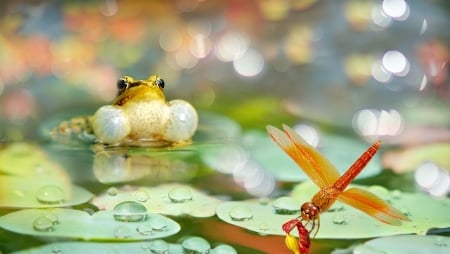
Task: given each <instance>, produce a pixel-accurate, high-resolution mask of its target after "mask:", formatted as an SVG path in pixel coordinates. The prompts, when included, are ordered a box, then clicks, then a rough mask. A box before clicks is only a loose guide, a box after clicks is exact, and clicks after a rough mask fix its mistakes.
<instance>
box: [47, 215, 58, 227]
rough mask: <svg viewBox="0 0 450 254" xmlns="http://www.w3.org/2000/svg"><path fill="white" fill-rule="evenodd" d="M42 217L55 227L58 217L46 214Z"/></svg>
mask: <svg viewBox="0 0 450 254" xmlns="http://www.w3.org/2000/svg"><path fill="white" fill-rule="evenodd" d="M44 217H45V218H47V219H48V220H49V221H51V222H52V224H53V225H56V224H58V223H59V219H58V216H56V215H55V214H53V213H47V214H46V215H45V216H44Z"/></svg>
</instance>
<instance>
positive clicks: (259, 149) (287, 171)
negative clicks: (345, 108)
mask: <svg viewBox="0 0 450 254" xmlns="http://www.w3.org/2000/svg"><path fill="white" fill-rule="evenodd" d="M241 140H242V144H230V145H226V146H221V147H213V148H211V149H209V150H207V151H204V152H203V153H202V159H203V161H204V162H205V163H206V164H207V165H208V166H210V167H212V168H214V169H216V170H219V171H221V172H226V171H227V170H228V171H230V172H232V171H233V168H235V167H238V166H239V165H240V164H242V163H245V162H247V161H249V160H251V161H253V162H254V163H256V164H258V165H259V166H261V167H262V168H263V169H265V170H267V171H269V172H270V173H271V174H273V175H274V176H275V178H276V179H277V180H280V181H289V182H298V181H303V180H306V179H308V177H307V176H306V175H305V173H304V172H303V171H302V170H301V168H300V167H299V166H298V165H297V164H296V163H295V162H294V161H293V160H292V159H291V158H290V157H289V156H288V155H287V154H285V153H284V152H283V150H282V149H281V148H280V147H278V145H276V144H275V143H274V142H273V141H272V140H271V139H270V138H269V135H268V134H267V133H266V132H262V131H257V130H253V131H248V132H246V133H245V134H244V135H243V137H242V138H241ZM322 143H323V145H322V147H321V149H319V150H321V152H322V154H323V155H324V156H325V157H327V158H328V159H329V160H330V161H331V162H332V163H333V165H334V166H335V167H336V169H337V170H338V171H339V172H341V173H344V172H345V171H346V170H347V169H348V168H349V167H350V165H352V164H353V162H354V161H355V160H356V159H357V158H358V157H359V156H360V155H361V154H362V153H363V152H364V151H365V150H366V149H367V148H368V147H369V145H368V144H366V143H364V142H362V141H357V140H353V139H349V138H343V137H338V136H324V137H323V142H322ZM342 147H345V149H342ZM381 169H382V168H381V163H380V157H379V155H375V156H374V158H373V159H372V160H371V161H370V163H369V164H368V165H367V166H366V168H365V169H364V170H363V171H362V172H361V173H360V174H359V175H358V176H357V179H362V178H366V177H370V176H373V175H376V174H379V173H380V172H381Z"/></svg>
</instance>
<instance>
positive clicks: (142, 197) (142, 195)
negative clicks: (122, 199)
mask: <svg viewBox="0 0 450 254" xmlns="http://www.w3.org/2000/svg"><path fill="white" fill-rule="evenodd" d="M134 197H135V198H136V200H137V201H139V202H142V203H145V202H147V200H148V199H149V196H148V193H147V192H146V191H145V190H138V191H136V192H135V193H134Z"/></svg>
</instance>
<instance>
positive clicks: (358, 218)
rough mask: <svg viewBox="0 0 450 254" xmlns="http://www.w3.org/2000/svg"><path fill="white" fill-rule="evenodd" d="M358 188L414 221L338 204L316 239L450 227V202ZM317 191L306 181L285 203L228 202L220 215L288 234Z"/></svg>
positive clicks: (323, 216)
mask: <svg viewBox="0 0 450 254" xmlns="http://www.w3.org/2000/svg"><path fill="white" fill-rule="evenodd" d="M358 187H360V188H362V189H366V190H368V191H370V192H372V193H374V194H376V195H378V196H380V197H383V198H384V199H386V200H388V201H389V202H390V203H392V204H393V206H395V207H396V208H397V209H399V210H400V211H402V212H403V213H404V214H406V215H407V216H408V217H409V218H410V219H411V221H409V222H403V223H402V225H401V226H392V225H388V224H384V223H382V222H379V221H377V220H375V219H372V218H371V217H370V216H368V215H366V214H364V213H363V212H361V211H359V210H357V209H355V208H352V207H350V206H347V205H345V204H343V203H341V202H339V201H337V202H336V203H335V204H334V205H333V206H332V207H331V208H330V209H329V211H328V212H325V213H323V214H321V216H320V230H319V232H318V234H317V236H316V238H329V239H358V238H369V237H378V236H387V235H397V234H407V233H419V234H423V233H425V232H426V231H427V230H428V229H430V228H432V227H448V226H450V221H449V220H448V214H450V199H443V200H435V199H432V198H430V197H428V196H426V195H423V194H420V193H416V194H408V193H402V192H400V191H388V190H386V189H385V188H383V187H380V186H371V187H363V186H358ZM317 191H318V189H317V187H316V186H315V185H313V184H312V183H311V182H305V183H302V184H299V185H298V186H297V187H296V188H295V189H294V190H293V192H292V194H291V196H290V197H282V198H284V199H285V200H282V201H281V202H280V200H269V201H267V200H265V201H258V200H247V201H233V202H224V203H222V204H221V205H220V206H219V207H218V208H217V215H218V216H219V218H220V219H222V220H224V221H226V222H228V223H230V224H233V225H236V226H239V227H243V228H246V229H249V230H252V231H255V232H258V233H261V234H273V235H284V232H283V231H282V229H281V225H282V224H283V223H284V222H286V221H288V220H291V219H293V218H295V217H297V216H298V215H299V207H300V205H301V204H302V203H304V202H306V201H309V200H311V197H312V196H313V195H314V194H315V193H316V192H317ZM274 204H275V205H274ZM296 205H298V206H297V210H295V207H296ZM293 234H296V233H294V232H293Z"/></svg>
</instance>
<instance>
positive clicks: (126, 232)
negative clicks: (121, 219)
mask: <svg viewBox="0 0 450 254" xmlns="http://www.w3.org/2000/svg"><path fill="white" fill-rule="evenodd" d="M114 237H116V238H119V239H125V238H130V237H131V230H130V229H129V228H128V227H125V226H117V227H116V228H115V229H114Z"/></svg>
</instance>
